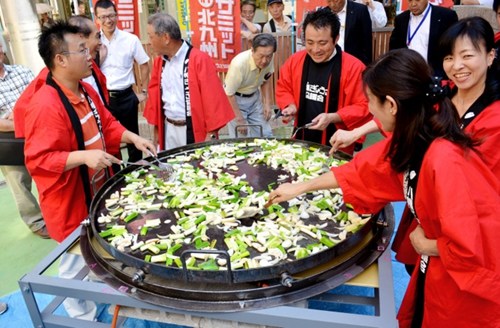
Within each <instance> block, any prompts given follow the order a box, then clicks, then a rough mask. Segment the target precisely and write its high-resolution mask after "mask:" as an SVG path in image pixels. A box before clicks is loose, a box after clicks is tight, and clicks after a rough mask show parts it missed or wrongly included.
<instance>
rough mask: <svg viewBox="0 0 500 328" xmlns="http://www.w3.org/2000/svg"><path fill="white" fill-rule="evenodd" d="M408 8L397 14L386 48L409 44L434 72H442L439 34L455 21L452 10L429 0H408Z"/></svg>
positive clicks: (442, 73) (437, 73) (439, 73)
mask: <svg viewBox="0 0 500 328" xmlns="http://www.w3.org/2000/svg"><path fill="white" fill-rule="evenodd" d="M408 2H409V6H408V10H406V11H404V12H403V13H401V14H399V15H398V16H396V20H395V22H394V30H393V31H392V34H391V39H390V41H389V49H390V50H392V49H398V48H409V49H413V50H415V51H417V52H419V53H420V54H421V55H422V57H424V58H425V59H426V60H427V62H428V63H429V65H430V66H431V67H432V68H433V70H434V74H435V75H436V76H441V77H442V76H444V75H445V74H444V71H443V62H442V60H441V59H440V58H439V51H438V46H439V39H440V37H441V35H442V34H443V33H444V31H446V30H447V29H448V27H450V26H451V25H453V24H454V23H456V22H457V21H458V17H457V14H456V12H455V11H453V10H451V9H447V8H443V7H438V6H433V5H431V4H429V1H428V0H409V1H408Z"/></svg>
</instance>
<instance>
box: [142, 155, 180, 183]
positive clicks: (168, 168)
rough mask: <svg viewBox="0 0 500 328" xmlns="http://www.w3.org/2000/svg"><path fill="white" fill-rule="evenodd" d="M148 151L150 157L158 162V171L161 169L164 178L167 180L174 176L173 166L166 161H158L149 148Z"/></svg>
mask: <svg viewBox="0 0 500 328" xmlns="http://www.w3.org/2000/svg"><path fill="white" fill-rule="evenodd" d="M148 153H149V155H150V156H151V157H153V158H154V160H155V161H156V163H158V167H159V168H160V171H162V175H163V177H164V178H167V177H168V180H171V179H172V178H173V176H174V167H173V166H172V165H170V164H168V163H164V162H162V161H160V159H159V158H158V156H156V155H155V154H153V153H152V152H151V151H150V150H148Z"/></svg>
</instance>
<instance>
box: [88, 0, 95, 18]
mask: <svg viewBox="0 0 500 328" xmlns="http://www.w3.org/2000/svg"><path fill="white" fill-rule="evenodd" d="M89 9H90V19H92V20H94V5H93V4H92V0H89Z"/></svg>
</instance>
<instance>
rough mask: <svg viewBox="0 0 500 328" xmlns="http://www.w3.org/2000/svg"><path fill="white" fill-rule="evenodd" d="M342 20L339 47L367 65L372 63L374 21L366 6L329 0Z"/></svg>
mask: <svg viewBox="0 0 500 328" xmlns="http://www.w3.org/2000/svg"><path fill="white" fill-rule="evenodd" d="M327 2H328V7H330V9H331V10H332V11H333V12H334V13H336V14H337V16H338V17H339V20H340V35H339V41H338V45H339V46H340V47H341V48H342V50H344V51H345V52H347V53H349V54H351V55H353V56H354V57H356V58H358V59H359V60H361V61H362V62H363V63H364V64H365V65H368V64H369V63H370V62H371V61H372V21H371V19H370V13H369V12H368V9H367V8H366V6H365V5H362V4H359V3H356V2H353V1H350V0H328V1H327Z"/></svg>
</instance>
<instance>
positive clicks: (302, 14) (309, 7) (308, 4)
mask: <svg viewBox="0 0 500 328" xmlns="http://www.w3.org/2000/svg"><path fill="white" fill-rule="evenodd" d="M295 6H296V11H295V21H296V22H297V24H301V23H302V22H303V21H304V18H306V15H307V13H308V12H309V11H313V10H316V9H317V8H320V7H325V6H326V1H325V0H303V1H300V0H299V1H296V2H295Z"/></svg>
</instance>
